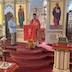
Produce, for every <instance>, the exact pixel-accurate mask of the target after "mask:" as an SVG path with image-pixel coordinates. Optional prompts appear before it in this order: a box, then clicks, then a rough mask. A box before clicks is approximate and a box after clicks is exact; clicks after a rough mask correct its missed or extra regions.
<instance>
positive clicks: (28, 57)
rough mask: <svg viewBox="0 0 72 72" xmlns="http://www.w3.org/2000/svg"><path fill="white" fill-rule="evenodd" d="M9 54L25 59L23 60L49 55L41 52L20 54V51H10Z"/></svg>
mask: <svg viewBox="0 0 72 72" xmlns="http://www.w3.org/2000/svg"><path fill="white" fill-rule="evenodd" d="M10 56H11V57H12V58H16V59H25V60H27V59H28V60H36V59H43V58H46V57H47V56H49V54H48V53H41V54H35V55H34V54H20V53H15V52H14V53H11V54H10Z"/></svg>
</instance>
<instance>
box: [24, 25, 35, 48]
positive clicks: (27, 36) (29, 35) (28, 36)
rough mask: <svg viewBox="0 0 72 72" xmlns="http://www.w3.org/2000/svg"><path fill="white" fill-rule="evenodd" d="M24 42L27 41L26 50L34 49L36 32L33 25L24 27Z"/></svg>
mask: <svg viewBox="0 0 72 72" xmlns="http://www.w3.org/2000/svg"><path fill="white" fill-rule="evenodd" d="M24 40H26V41H28V46H27V48H29V49H31V48H35V47H34V41H35V40H36V31H35V26H34V25H24Z"/></svg>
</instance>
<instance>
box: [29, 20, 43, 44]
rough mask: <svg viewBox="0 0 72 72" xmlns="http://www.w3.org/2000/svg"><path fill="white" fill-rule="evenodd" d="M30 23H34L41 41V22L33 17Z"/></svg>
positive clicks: (37, 37) (37, 36)
mask: <svg viewBox="0 0 72 72" xmlns="http://www.w3.org/2000/svg"><path fill="white" fill-rule="evenodd" d="M30 25H34V26H35V31H36V39H38V41H39V42H40V43H41V42H42V39H41V31H40V22H39V20H38V19H32V20H31V22H30Z"/></svg>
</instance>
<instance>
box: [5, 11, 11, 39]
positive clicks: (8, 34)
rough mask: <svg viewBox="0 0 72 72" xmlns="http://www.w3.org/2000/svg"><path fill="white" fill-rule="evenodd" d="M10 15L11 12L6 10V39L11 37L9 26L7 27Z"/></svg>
mask: <svg viewBox="0 0 72 72" xmlns="http://www.w3.org/2000/svg"><path fill="white" fill-rule="evenodd" d="M11 16H12V13H10V12H8V13H7V14H6V15H5V23H6V38H7V39H8V40H10V39H11V36H10V32H9V28H8V21H9V20H10V19H11Z"/></svg>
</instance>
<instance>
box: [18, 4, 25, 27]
mask: <svg viewBox="0 0 72 72" xmlns="http://www.w3.org/2000/svg"><path fill="white" fill-rule="evenodd" d="M24 20H25V17H24V9H23V8H22V5H20V6H19V10H18V21H19V25H20V27H21V28H22V27H23V21H24Z"/></svg>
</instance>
